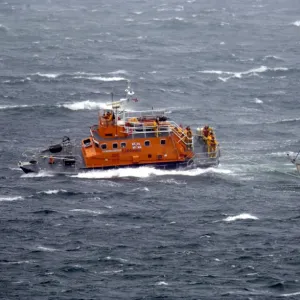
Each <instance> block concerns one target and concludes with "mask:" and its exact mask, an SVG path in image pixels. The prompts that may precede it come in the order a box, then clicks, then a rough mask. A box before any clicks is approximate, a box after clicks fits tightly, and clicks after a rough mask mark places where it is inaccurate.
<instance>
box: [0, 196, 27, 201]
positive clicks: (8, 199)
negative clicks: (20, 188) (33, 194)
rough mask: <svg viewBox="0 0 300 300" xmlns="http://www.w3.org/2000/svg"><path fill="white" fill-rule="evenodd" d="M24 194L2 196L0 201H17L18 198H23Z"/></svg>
mask: <svg viewBox="0 0 300 300" xmlns="http://www.w3.org/2000/svg"><path fill="white" fill-rule="evenodd" d="M23 199H24V198H23V197H22V196H0V202H2V201H16V200H23Z"/></svg>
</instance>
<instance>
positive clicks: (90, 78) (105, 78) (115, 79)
mask: <svg viewBox="0 0 300 300" xmlns="http://www.w3.org/2000/svg"><path fill="white" fill-rule="evenodd" d="M74 78H75V79H89V80H99V81H105V82H110V81H122V80H126V78H124V77H102V76H75V77H74Z"/></svg>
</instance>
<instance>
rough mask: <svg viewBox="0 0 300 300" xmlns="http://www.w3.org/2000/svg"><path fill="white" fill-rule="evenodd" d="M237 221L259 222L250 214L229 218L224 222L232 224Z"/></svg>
mask: <svg viewBox="0 0 300 300" xmlns="http://www.w3.org/2000/svg"><path fill="white" fill-rule="evenodd" d="M236 220H258V218H257V217H255V216H252V215H250V214H247V213H243V214H240V215H236V216H229V217H227V218H226V219H223V221H226V222H232V221H236Z"/></svg>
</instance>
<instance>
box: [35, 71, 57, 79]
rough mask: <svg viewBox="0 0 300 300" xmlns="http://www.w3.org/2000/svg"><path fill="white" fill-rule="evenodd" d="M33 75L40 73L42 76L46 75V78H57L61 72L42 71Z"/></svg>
mask: <svg viewBox="0 0 300 300" xmlns="http://www.w3.org/2000/svg"><path fill="white" fill-rule="evenodd" d="M32 75H38V76H40V77H46V78H56V77H58V76H60V74H57V73H56V74H54V73H49V74H47V73H40V72H38V73H35V74H32Z"/></svg>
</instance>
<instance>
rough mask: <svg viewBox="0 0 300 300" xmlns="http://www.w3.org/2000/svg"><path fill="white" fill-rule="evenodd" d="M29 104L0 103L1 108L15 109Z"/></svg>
mask: <svg viewBox="0 0 300 300" xmlns="http://www.w3.org/2000/svg"><path fill="white" fill-rule="evenodd" d="M28 106H29V105H27V104H24V105H0V109H13V108H24V107H28Z"/></svg>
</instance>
